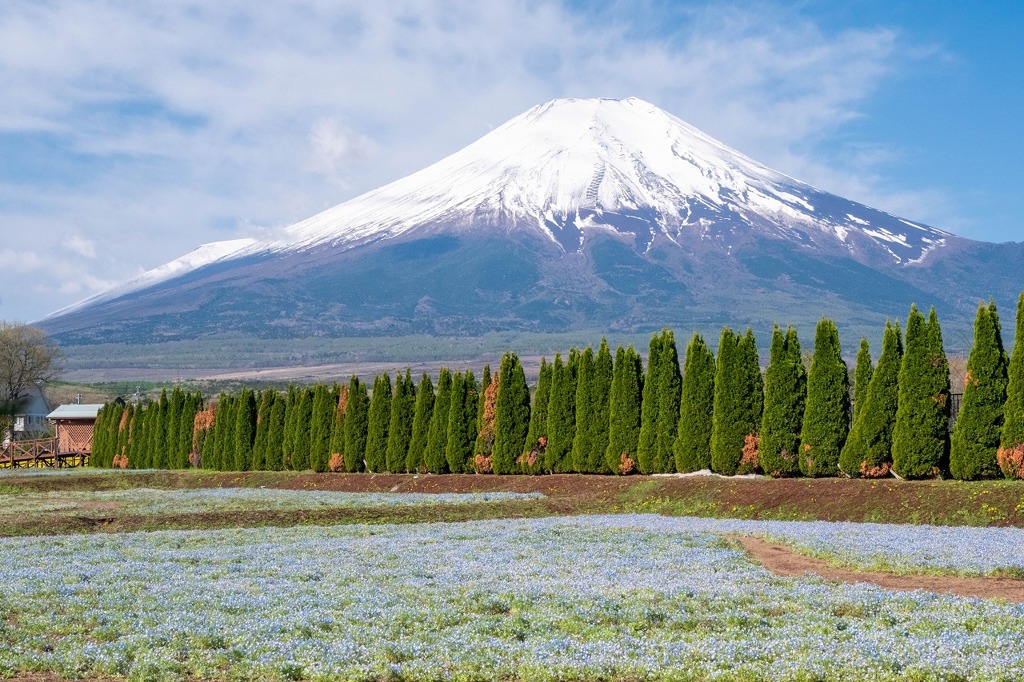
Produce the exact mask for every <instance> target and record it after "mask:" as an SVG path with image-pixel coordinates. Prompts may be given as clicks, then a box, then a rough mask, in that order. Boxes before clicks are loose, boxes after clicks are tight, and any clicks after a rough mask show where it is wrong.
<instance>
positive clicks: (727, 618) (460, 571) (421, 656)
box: [0, 515, 1024, 680]
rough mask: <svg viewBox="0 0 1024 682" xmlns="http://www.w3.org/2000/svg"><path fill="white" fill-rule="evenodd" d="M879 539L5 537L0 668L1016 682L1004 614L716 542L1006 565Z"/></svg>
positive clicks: (667, 529) (386, 533)
mask: <svg viewBox="0 0 1024 682" xmlns="http://www.w3.org/2000/svg"><path fill="white" fill-rule="evenodd" d="M878 530H879V532H880V533H881V532H882V531H888V532H889V533H891V534H895V535H897V536H899V537H900V538H902V542H901V543H896V546H895V548H894V549H892V550H889V549H884V548H886V547H887V545H886V544H885V543H884V542H882V541H881V540H877V539H876V538H875V536H874V535H873V533H874V530H873V527H871V526H860V525H856V524H824V523H812V524H793V523H774V522H772V523H765V522H754V521H719V520H712V519H688V518H664V517H658V516H637V515H623V516H592V517H573V518H547V519H531V520H498V521H483V522H472V523H457V524H424V525H402V526H375V527H372V528H366V527H354V526H340V527H326V528H324V527H298V528H252V529H231V530H217V531H167V532H155V533H126V534H120V535H91V536H63V537H38V538H12V539H4V540H0V558H4V559H6V560H5V561H4V565H5V567H6V568H5V579H4V581H2V582H0V629H2V630H3V637H4V642H5V643H6V644H7V646H5V647H2V648H0V673H3V672H10V671H14V670H52V671H55V672H57V673H60V674H62V675H64V676H67V677H73V676H82V675H103V674H112V675H129V676H132V677H138V678H166V679H184V678H205V677H208V678H224V677H232V678H261V679H279V680H287V679H314V680H319V679H323V680H327V679H339V678H340V679H366V680H377V679H382V678H387V677H402V678H406V679H438V678H451V679H469V678H489V679H513V678H515V679H524V680H562V679H567V678H577V679H578V678H594V677H601V678H606V679H614V678H641V677H647V678H655V677H656V678H677V679H723V680H724V679H736V678H749V679H793V680H796V679H819V678H842V679H854V680H857V679H861V680H886V679H891V680H896V679H906V678H908V677H910V678H918V679H950V678H963V679H979V680H990V679H991V680H997V679H998V680H1003V679H1015V678H1020V677H1024V651H1022V650H1021V648H1020V646H1019V641H1018V640H1019V633H1020V632H1021V631H1022V630H1024V606H1019V605H1009V604H1002V603H997V602H992V601H984V600H971V599H961V598H956V597H950V596H941V595H934V594H929V593H923V592H919V593H892V592H887V591H885V590H882V589H879V588H876V587H873V586H870V585H856V586H846V585H835V584H831V583H828V582H826V581H824V580H820V579H817V578H813V577H807V578H802V579H786V578H779V577H776V576H774V575H772V574H770V573H768V572H767V571H765V570H764V569H763V568H762V567H760V566H759V565H758V564H756V563H754V562H752V561H751V560H750V559H749V558H748V557H747V556H746V555H745V554H744V553H743V552H741V551H738V550H737V549H735V548H734V547H733V546H732V545H730V544H729V543H728V542H727V541H726V539H725V535H726V534H731V533H757V534H770V535H772V536H777V537H784V538H786V539H787V541H790V542H796V543H807V546H812V545H813V543H818V545H817V546H820V547H824V548H831V550H832V551H838V552H849V553H850V556H859V557H867V558H868V559H870V558H871V557H873V556H875V554H877V553H878V552H880V551H886V552H890V554H891V555H892V556H896V557H903V558H898V559H896V560H898V561H904V560H905V561H916V560H917V558H916V556H917V555H915V554H914V553H913V547H914V543H915V542H916V540H917V538H919V537H920V538H924V540H923V542H925V543H926V546H927V547H928V548H927V549H925V550H923V551H924V554H923V555H921V556H924V557H932V556H939V555H940V554H941V556H943V557H952V556H953V555H954V552H951V551H949V550H943V549H942V543H943V541H945V542H948V543H950V544H953V543H959V542H967V541H969V542H971V543H974V544H976V545H981V546H982V548H984V546H986V543H989V544H988V546H989V547H990V551H989V552H988V553H987V555H988V556H989V557H990V559H987V560H986V561H987V563H983V562H982V561H980V559H977V558H976V559H971V558H970V557H971V556H974V555H972V554H971V553H969V552H964V553H962V555H963V556H966V557H968V558H966V559H962V561H961V563H960V564H956V565H960V566H969V567H972V568H973V569H975V570H979V571H983V570H986V566H996V567H1006V566H1009V565H1012V564H1013V561H1015V560H1019V557H1017V556H1016V554H1014V555H1013V557H1011V556H1010V553H1009V550H1008V549H1007V548H1008V547H1009V544H1008V543H1012V541H1013V540H1014V539H1015V538H1014V537H1013V533H1011V534H1010V535H1009V536H1008V535H1006V534H1005V533H1004V532H1003V529H956V528H949V529H931V528H926V527H902V526H886V527H880V528H879V529H878ZM967 531H970V532H969V534H968V535H966V536H965V535H963V534H962V533H964V532H967ZM1018 532H1019V531H1018ZM901 546H902V549H900V547H901ZM1018 546H1019V544H1018ZM880 548H883V549H880ZM940 550H942V551H941V552H940ZM972 551H974V550H973V548H972ZM983 553H984V552H981V551H979V554H978V555H977V556H978V557H980V556H981V554H983ZM906 557H910V558H906ZM922 561H924V559H922ZM86 578H87V579H86Z"/></svg>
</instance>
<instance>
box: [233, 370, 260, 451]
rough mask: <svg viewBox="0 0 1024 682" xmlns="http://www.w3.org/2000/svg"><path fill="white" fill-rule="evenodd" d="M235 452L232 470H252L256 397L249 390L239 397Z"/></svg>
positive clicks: (236, 411)
mask: <svg viewBox="0 0 1024 682" xmlns="http://www.w3.org/2000/svg"><path fill="white" fill-rule="evenodd" d="M234 431H235V448H234V450H235V452H234V458H233V459H232V463H231V469H233V470H234V471H248V470H249V469H251V468H252V445H253V442H254V441H255V439H256V397H255V396H254V395H253V392H252V391H251V390H249V389H248V388H243V389H242V392H241V394H239V396H238V409H237V410H235V428H234Z"/></svg>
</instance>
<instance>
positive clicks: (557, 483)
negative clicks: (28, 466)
mask: <svg viewBox="0 0 1024 682" xmlns="http://www.w3.org/2000/svg"><path fill="white" fill-rule="evenodd" d="M220 488H224V489H250V488H266V489H279V490H290V491H299V490H301V491H316V492H321V493H322V492H346V493H357V492H358V493H405V494H420V493H429V494H430V495H437V494H453V495H465V494H473V493H514V494H515V495H517V496H519V497H515V496H513V497H512V498H509V499H506V500H504V501H502V500H500V499H498V498H494V499H490V500H487V502H488V503H487V504H477V503H475V502H479V500H474V499H473V498H467V499H464V500H462V501H461V502H460V503H458V504H452V503H450V502H451V500H447V501H446V500H445V499H444V498H441V497H435V498H433V499H434V500H435V501H436V502H437V503H436V504H416V505H388V506H386V507H378V506H366V505H352V504H337V505H331V504H319V503H318V502H317V499H316V497H315V496H308V497H305V498H303V500H305V501H304V502H301V503H298V504H291V503H289V504H284V503H280V501H278V502H277V503H275V504H257V505H255V506H253V505H251V504H249V505H246V504H236V505H234V506H232V505H229V504H219V505H214V504H210V505H208V506H207V507H205V508H204V507H196V506H195V505H179V504H170V503H168V504H162V505H161V504H158V502H159V501H160V500H161V499H163V498H162V497H161V496H159V495H157V496H153V495H152V494H149V493H145V492H142V491H145V490H159V491H189V490H209V489H220ZM133 490H135V491H138V492H139V494H140V495H141V498H140V499H141V500H144V501H146V503H145V504H142V503H140V502H139V499H132V498H131V496H130V493H131V491H133ZM95 492H100V493H109V494H110V497H108V498H105V499H96V500H92V502H91V503H90V502H88V501H82V500H76V499H75V497H74V495H68V494H66V493H90V494H91V493H95ZM118 495H120V496H118ZM33 496H34V497H33ZM154 497H155V499H154ZM0 502H2V503H3V504H4V506H5V509H7V510H8V512H9V513H6V514H5V515H4V519H3V522H2V523H0V535H8V536H9V535H38V534H56V533H75V532H96V531H106V532H120V531H128V530H157V529H171V528H179V529H188V528H223V527H237V526H266V525H270V526H290V525H296V524H304V523H306V524H308V523H318V524H324V523H396V522H428V521H464V520H475V519H484V518H508V517H537V516H552V515H566V514H595V513H621V512H638V513H657V514H664V515H670V516H711V517H731V518H749V519H767V520H819V521H858V522H875V523H913V524H921V523H926V524H932V525H967V526H1016V527H1024V482H1020V481H982V482H971V483H964V482H960V481H915V482H905V481H897V480H895V479H886V480H877V481H864V480H848V479H835V478H826V479H781V480H771V479H764V478H753V479H747V478H737V477H732V478H722V477H716V476H693V477H662V476H626V477H615V476H584V475H577V474H566V475H554V476H482V475H472V474H470V475H451V474H449V475H443V476H432V475H429V474H428V475H421V476H417V475H411V474H315V473H311V472H270V471H254V472H240V473H221V472H210V471H203V470H198V471H197V470H190V471H131V470H129V471H111V470H91V469H80V470H64V471H56V472H53V471H43V472H40V473H38V474H36V473H26V472H24V471H17V470H16V471H6V472H0ZM17 505H22V509H20V510H19V508H18V507H17ZM24 507H28V508H24Z"/></svg>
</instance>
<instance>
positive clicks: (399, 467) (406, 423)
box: [387, 369, 416, 473]
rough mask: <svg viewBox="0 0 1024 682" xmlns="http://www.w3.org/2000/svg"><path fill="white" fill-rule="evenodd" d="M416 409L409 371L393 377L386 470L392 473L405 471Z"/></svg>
mask: <svg viewBox="0 0 1024 682" xmlns="http://www.w3.org/2000/svg"><path fill="white" fill-rule="evenodd" d="M415 410H416V385H415V384H414V383H413V381H412V374H411V372H410V371H409V370H408V369H406V370H405V376H404V377H403V376H402V375H401V374H399V375H398V376H397V377H396V378H395V392H394V395H392V397H391V415H390V421H389V422H388V447H387V470H388V471H390V472H392V473H399V472H402V471H405V470H406V469H405V460H406V458H407V456H408V455H409V443H410V441H411V439H412V421H413V417H414V416H415V415H414V413H415Z"/></svg>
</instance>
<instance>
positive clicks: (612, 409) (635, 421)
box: [605, 346, 644, 474]
mask: <svg viewBox="0 0 1024 682" xmlns="http://www.w3.org/2000/svg"><path fill="white" fill-rule="evenodd" d="M643 384H644V375H643V364H642V362H641V360H640V355H639V354H637V352H636V351H635V350H633V347H632V346H628V347H627V348H626V349H625V350H623V349H622V347H621V346H619V348H618V350H616V351H615V367H614V372H613V375H612V388H611V398H610V401H611V402H610V406H609V410H608V448H607V449H606V450H605V461H606V462H607V464H608V468H610V469H611V470H612V471H613V472H615V473H617V474H628V473H632V472H633V471H634V470H635V467H636V457H637V445H638V443H639V441H640V404H641V401H642V396H643Z"/></svg>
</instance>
